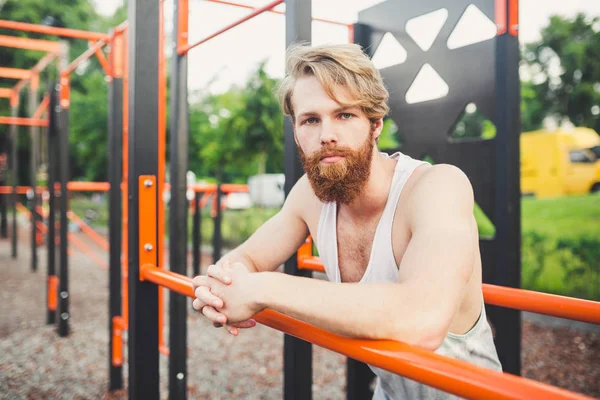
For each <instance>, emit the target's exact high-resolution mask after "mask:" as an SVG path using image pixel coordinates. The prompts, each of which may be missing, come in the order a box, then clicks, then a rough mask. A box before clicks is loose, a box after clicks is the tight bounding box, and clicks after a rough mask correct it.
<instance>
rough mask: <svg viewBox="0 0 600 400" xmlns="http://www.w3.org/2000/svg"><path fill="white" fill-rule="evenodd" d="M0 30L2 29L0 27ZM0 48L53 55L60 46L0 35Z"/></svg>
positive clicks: (44, 41)
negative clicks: (43, 52)
mask: <svg viewBox="0 0 600 400" xmlns="http://www.w3.org/2000/svg"><path fill="white" fill-rule="evenodd" d="M0 22H1V21H0ZM0 28H2V26H1V25H0ZM0 47H13V48H16V49H23V50H34V51H45V52H47V53H53V52H57V51H59V50H60V44H58V42H52V41H50V40H42V39H30V38H23V37H15V36H6V35H0Z"/></svg>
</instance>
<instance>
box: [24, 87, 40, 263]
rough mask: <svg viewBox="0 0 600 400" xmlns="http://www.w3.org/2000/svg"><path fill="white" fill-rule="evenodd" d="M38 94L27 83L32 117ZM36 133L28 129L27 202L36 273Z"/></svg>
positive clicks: (36, 129) (32, 260) (32, 128)
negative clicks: (29, 198)
mask: <svg viewBox="0 0 600 400" xmlns="http://www.w3.org/2000/svg"><path fill="white" fill-rule="evenodd" d="M37 97H38V93H37V90H36V88H35V87H34V86H33V84H32V82H31V81H30V83H29V93H28V98H27V102H28V113H29V116H30V117H32V116H33V114H34V113H35V110H36V108H37V103H38V98H37ZM38 131H39V128H38V127H35V126H30V127H29V138H30V146H31V147H30V153H29V154H30V159H29V162H30V168H31V171H30V176H31V185H30V186H31V192H32V193H31V200H30V202H29V204H30V208H31V270H32V271H33V272H36V271H37V267H38V254H37V233H38V227H37V223H38V221H39V220H40V216H39V215H38V211H37V205H38V195H37V169H38V155H37V143H38Z"/></svg>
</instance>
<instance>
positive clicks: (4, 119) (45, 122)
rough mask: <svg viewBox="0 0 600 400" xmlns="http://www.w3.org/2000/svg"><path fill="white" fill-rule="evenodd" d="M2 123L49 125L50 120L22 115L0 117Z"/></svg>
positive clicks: (0, 123)
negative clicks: (23, 116)
mask: <svg viewBox="0 0 600 400" xmlns="http://www.w3.org/2000/svg"><path fill="white" fill-rule="evenodd" d="M0 125H19V126H48V120H47V119H33V118H22V117H0Z"/></svg>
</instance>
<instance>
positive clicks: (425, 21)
mask: <svg viewBox="0 0 600 400" xmlns="http://www.w3.org/2000/svg"><path fill="white" fill-rule="evenodd" d="M447 19H448V10H447V9H445V8H440V9H439V10H435V11H433V12H430V13H427V14H423V15H419V16H418V17H415V18H411V19H409V20H408V21H407V22H406V27H405V28H406V33H408V35H409V36H410V37H411V38H412V40H414V41H415V43H416V44H417V46H419V47H420V48H421V49H422V50H423V51H427V50H429V49H430V48H431V45H432V44H433V42H434V41H435V38H436V37H437V36H438V34H439V33H440V31H441V30H442V27H443V26H444V23H446V20H447Z"/></svg>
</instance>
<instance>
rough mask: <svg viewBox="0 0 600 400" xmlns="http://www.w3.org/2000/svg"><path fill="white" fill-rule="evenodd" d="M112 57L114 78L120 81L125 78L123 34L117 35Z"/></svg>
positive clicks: (111, 52) (111, 53)
mask: <svg viewBox="0 0 600 400" xmlns="http://www.w3.org/2000/svg"><path fill="white" fill-rule="evenodd" d="M110 55H111V61H112V64H111V68H112V69H113V71H112V76H113V77H114V78H119V79H120V78H122V77H123V56H124V55H123V33H115V35H114V38H113V44H112V46H111V51H110Z"/></svg>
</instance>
